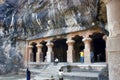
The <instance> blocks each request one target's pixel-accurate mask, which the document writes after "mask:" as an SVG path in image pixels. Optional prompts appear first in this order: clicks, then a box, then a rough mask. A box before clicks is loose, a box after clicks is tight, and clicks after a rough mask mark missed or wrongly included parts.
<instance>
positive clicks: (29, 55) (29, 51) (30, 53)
mask: <svg viewBox="0 0 120 80" xmlns="http://www.w3.org/2000/svg"><path fill="white" fill-rule="evenodd" d="M32 48H33V46H31V45H29V46H28V54H27V59H28V63H29V62H31V55H32Z"/></svg>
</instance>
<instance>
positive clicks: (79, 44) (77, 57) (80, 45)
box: [73, 35, 84, 62]
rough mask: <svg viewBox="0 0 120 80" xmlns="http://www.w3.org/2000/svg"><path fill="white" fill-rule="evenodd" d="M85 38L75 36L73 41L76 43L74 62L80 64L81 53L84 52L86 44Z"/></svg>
mask: <svg viewBox="0 0 120 80" xmlns="http://www.w3.org/2000/svg"><path fill="white" fill-rule="evenodd" d="M82 39H83V37H81V36H78V35H77V36H75V37H74V38H73V40H75V43H74V50H75V53H74V60H73V61H74V62H80V52H81V51H82V50H84V43H83V42H82Z"/></svg>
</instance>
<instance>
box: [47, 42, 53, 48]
mask: <svg viewBox="0 0 120 80" xmlns="http://www.w3.org/2000/svg"><path fill="white" fill-rule="evenodd" d="M46 45H47V46H51V47H52V46H53V45H54V44H53V43H52V42H50V41H48V42H47V44H46Z"/></svg>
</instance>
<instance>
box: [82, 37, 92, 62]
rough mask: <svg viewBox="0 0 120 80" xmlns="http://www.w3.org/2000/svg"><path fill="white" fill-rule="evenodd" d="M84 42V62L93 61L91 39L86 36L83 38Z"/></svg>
mask: <svg viewBox="0 0 120 80" xmlns="http://www.w3.org/2000/svg"><path fill="white" fill-rule="evenodd" d="M82 41H83V42H84V46H85V48H84V63H91V57H90V50H91V41H92V39H91V38H89V37H85V38H83V40H82Z"/></svg>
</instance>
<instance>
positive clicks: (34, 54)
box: [30, 43, 37, 62]
mask: <svg viewBox="0 0 120 80" xmlns="http://www.w3.org/2000/svg"><path fill="white" fill-rule="evenodd" d="M36 45H37V44H36V43H32V46H33V48H32V54H31V58H30V59H31V61H32V62H36V53H37V47H36Z"/></svg>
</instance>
